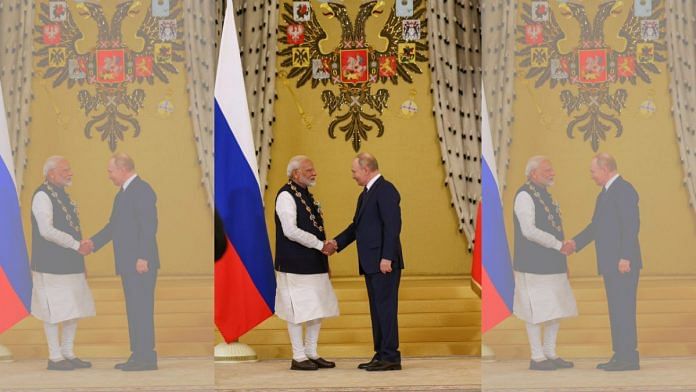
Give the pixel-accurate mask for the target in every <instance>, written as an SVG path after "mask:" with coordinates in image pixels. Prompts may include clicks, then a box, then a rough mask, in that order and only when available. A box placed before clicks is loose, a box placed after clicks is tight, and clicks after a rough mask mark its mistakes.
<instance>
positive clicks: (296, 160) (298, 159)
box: [287, 155, 309, 178]
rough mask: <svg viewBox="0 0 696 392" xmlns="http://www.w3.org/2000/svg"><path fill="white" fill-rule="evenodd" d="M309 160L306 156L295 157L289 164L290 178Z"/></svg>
mask: <svg viewBox="0 0 696 392" xmlns="http://www.w3.org/2000/svg"><path fill="white" fill-rule="evenodd" d="M308 159H309V158H308V157H307V156H305V155H295V156H294V157H292V158H290V162H288V171H287V174H288V178H292V172H294V171H295V170H297V169H299V168H300V166H301V165H302V162H304V161H306V160H308Z"/></svg>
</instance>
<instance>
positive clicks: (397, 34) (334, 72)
mask: <svg viewBox="0 0 696 392" xmlns="http://www.w3.org/2000/svg"><path fill="white" fill-rule="evenodd" d="M397 1H398V2H400V3H401V2H403V3H404V4H399V7H398V8H397V6H395V7H393V8H392V9H391V13H390V14H389V17H388V18H387V19H386V22H385V23H384V26H383V27H382V29H381V31H380V33H379V36H378V37H369V36H368V35H367V34H366V32H365V24H366V22H367V20H368V19H369V18H379V17H380V15H382V14H383V13H384V1H381V0H380V1H377V0H371V1H365V2H363V3H362V4H361V5H360V8H359V10H358V13H357V16H356V17H355V19H354V21H351V19H350V16H349V12H348V9H346V6H345V5H343V4H340V3H337V2H334V1H329V2H323V3H321V5H320V6H319V8H318V9H317V10H314V9H312V8H311V4H310V2H309V1H294V2H292V3H285V4H284V8H283V9H284V11H285V12H284V13H283V15H282V22H281V24H280V28H279V31H280V36H279V42H280V43H281V46H282V45H285V46H284V47H282V48H281V50H280V51H279V53H278V55H279V56H280V57H281V59H282V62H281V67H285V68H289V71H288V72H287V78H288V79H293V78H297V82H296V87H298V88H299V87H302V86H304V85H306V84H307V83H308V82H310V84H311V87H312V88H317V87H319V86H322V87H326V89H325V90H324V91H323V92H322V94H321V99H322V101H323V104H324V109H326V110H327V111H328V113H329V115H334V113H336V116H335V118H334V119H333V120H332V121H331V123H330V125H329V129H328V133H329V136H330V137H331V138H332V139H334V138H336V128H338V129H339V130H340V131H341V132H343V133H344V134H345V140H346V141H350V142H351V144H352V147H353V149H354V150H355V151H358V150H359V149H360V146H361V143H362V141H363V140H367V138H368V132H370V131H372V130H373V128H375V127H376V128H377V137H380V136H382V135H383V133H384V124H383V122H382V120H381V119H380V115H381V114H382V113H383V111H384V109H385V108H386V107H387V101H388V100H389V91H388V90H387V89H386V88H380V89H378V90H377V91H376V92H374V93H373V92H372V87H373V85H377V84H382V85H385V84H388V83H392V84H394V85H396V84H397V83H398V81H399V79H402V80H404V81H405V82H407V83H412V82H413V80H412V74H420V73H422V70H421V68H420V66H419V65H418V63H419V62H425V61H427V60H428V58H427V57H426V56H425V54H424V53H425V52H426V51H427V49H428V46H427V44H425V43H424V42H423V40H424V38H425V37H426V32H425V23H426V21H425V19H424V15H425V7H424V6H423V1H422V0H408V1H406V0H403V1H402V0H397ZM316 13H321V15H323V16H324V17H326V18H328V19H332V20H336V21H338V22H339V23H340V27H341V40H340V43H339V44H338V46H337V47H336V48H333V49H331V50H325V48H324V41H325V40H326V39H327V33H326V31H325V30H324V28H323V27H322V26H321V24H320V23H319V21H318V19H317V15H316ZM283 22H284V23H283ZM380 40H381V41H382V45H375V44H374V43H373V41H375V42H378V41H380ZM385 40H386V45H384V41H385ZM378 46H384V47H383V48H378ZM331 85H333V86H335V87H337V88H338V91H337V93H336V92H335V90H334V89H330V88H329V86H331ZM365 107H367V108H369V109H371V111H372V113H367V112H365V111H364V108H365Z"/></svg>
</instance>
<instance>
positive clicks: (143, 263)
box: [135, 259, 150, 274]
mask: <svg viewBox="0 0 696 392" xmlns="http://www.w3.org/2000/svg"><path fill="white" fill-rule="evenodd" d="M135 270H136V271H138V273H139V274H144V273H146V272H147V271H149V270H150V269H149V268H148V267H147V260H143V259H138V261H137V262H136V263H135Z"/></svg>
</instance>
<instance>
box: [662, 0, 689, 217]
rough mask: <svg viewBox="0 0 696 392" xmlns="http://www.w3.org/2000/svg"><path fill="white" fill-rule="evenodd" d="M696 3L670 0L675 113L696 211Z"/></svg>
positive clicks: (668, 8)
mask: <svg viewBox="0 0 696 392" xmlns="http://www.w3.org/2000/svg"><path fill="white" fill-rule="evenodd" d="M695 19H696V3H694V1H693V0H668V1H667V46H668V49H669V56H668V61H669V72H670V74H671V75H670V76H671V78H670V79H671V80H670V85H669V87H670V92H671V94H672V116H673V117H674V125H675V129H676V131H677V143H678V144H679V152H680V154H681V162H682V167H683V169H684V186H686V188H687V189H688V191H689V203H690V204H691V207H692V208H693V209H694V212H696V22H694V20H695Z"/></svg>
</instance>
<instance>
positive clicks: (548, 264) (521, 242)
mask: <svg viewBox="0 0 696 392" xmlns="http://www.w3.org/2000/svg"><path fill="white" fill-rule="evenodd" d="M535 189H536V190H537V192H538V193H539V195H540V196H541V199H542V200H543V201H544V203H545V204H546V206H547V207H548V208H549V210H550V212H551V215H552V216H553V219H554V222H556V224H557V225H558V226H559V227H561V230H560V231H559V230H557V229H556V228H554V227H553V226H552V225H551V222H549V218H548V213H547V212H546V210H545V209H544V206H543V205H542V203H541V201H540V200H539V198H537V197H535V196H534V193H533V191H532V190H531V189H530V187H529V185H528V184H524V185H522V187H520V189H519V190H518V191H517V193H516V194H515V198H517V195H519V194H520V193H521V192H527V193H528V194H529V196H531V197H532V200H533V201H534V212H535V219H534V222H535V224H536V227H537V228H538V229H539V230H542V231H545V232H547V233H549V234H552V235H553V236H554V237H556V239H558V240H559V241H563V238H564V236H563V226H562V222H561V217H560V215H559V214H558V213H557V211H556V207H555V205H554V202H553V198H552V197H551V195H550V194H549V193H548V191H547V190H546V188H545V187H542V186H535ZM513 219H514V221H515V256H514V267H515V271H519V272H528V273H532V274H542V275H548V274H561V273H565V272H566V271H568V266H567V261H566V257H565V256H564V255H563V254H562V253H560V252H559V251H557V250H555V249H550V248H545V247H543V246H541V245H539V244H537V243H536V242H532V241H530V240H528V239H526V238H525V237H524V236H523V235H522V229H521V228H520V222H519V221H518V220H517V215H515V214H514V212H513Z"/></svg>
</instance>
